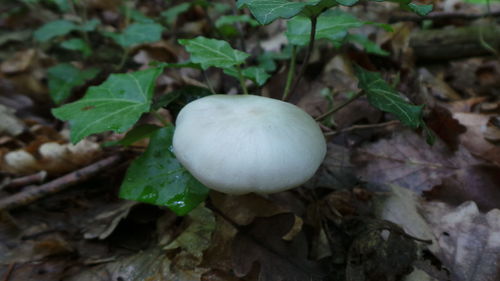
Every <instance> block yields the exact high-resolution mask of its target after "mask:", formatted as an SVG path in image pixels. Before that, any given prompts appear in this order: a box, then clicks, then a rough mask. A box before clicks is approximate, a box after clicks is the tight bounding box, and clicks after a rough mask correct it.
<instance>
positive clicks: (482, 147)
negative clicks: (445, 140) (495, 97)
mask: <svg viewBox="0 0 500 281" xmlns="http://www.w3.org/2000/svg"><path fill="white" fill-rule="evenodd" d="M453 118H455V119H457V120H458V121H459V122H460V124H462V125H464V126H465V127H467V131H466V132H465V133H464V134H462V135H461V136H460V141H461V143H462V144H463V145H464V146H465V147H466V148H467V149H468V150H469V151H470V152H471V153H472V154H474V155H476V156H478V157H480V158H482V159H485V160H487V161H490V162H492V163H495V164H497V165H498V164H500V146H497V145H494V144H492V143H491V142H489V141H487V140H486V139H485V136H484V134H485V133H486V129H487V125H488V121H489V120H490V116H488V115H484V114H477V113H455V114H453Z"/></svg>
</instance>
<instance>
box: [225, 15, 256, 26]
mask: <svg viewBox="0 0 500 281" xmlns="http://www.w3.org/2000/svg"><path fill="white" fill-rule="evenodd" d="M237 22H244V23H248V24H249V25H251V26H258V25H259V22H258V21H256V20H254V19H252V18H251V17H250V16H248V15H229V16H221V17H220V18H218V19H217V20H216V21H215V27H217V28H220V27H221V26H223V25H234V24H235V23H237Z"/></svg>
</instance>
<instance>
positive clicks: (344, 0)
mask: <svg viewBox="0 0 500 281" xmlns="http://www.w3.org/2000/svg"><path fill="white" fill-rule="evenodd" d="M336 1H337V3H339V4H340V5H343V6H348V7H350V6H353V5H354V4H356V3H358V0H336Z"/></svg>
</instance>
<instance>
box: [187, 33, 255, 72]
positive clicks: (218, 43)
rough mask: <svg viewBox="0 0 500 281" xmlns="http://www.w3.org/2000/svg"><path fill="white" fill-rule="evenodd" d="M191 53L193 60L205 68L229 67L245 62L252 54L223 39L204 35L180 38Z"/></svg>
mask: <svg viewBox="0 0 500 281" xmlns="http://www.w3.org/2000/svg"><path fill="white" fill-rule="evenodd" d="M179 43H180V44H181V45H183V46H185V47H186V50H187V51H188V52H189V53H190V54H191V61H192V62H194V63H199V64H200V65H201V67H202V68H203V69H207V68H209V67H212V66H213V67H220V68H228V67H231V66H234V65H239V64H242V63H244V62H245V60H246V59H247V58H248V57H249V56H250V55H249V54H247V53H244V52H242V51H238V50H235V49H233V48H232V47H231V46H230V45H229V43H227V42H226V41H222V40H216V39H209V38H205V37H203V36H199V37H196V38H194V39H179Z"/></svg>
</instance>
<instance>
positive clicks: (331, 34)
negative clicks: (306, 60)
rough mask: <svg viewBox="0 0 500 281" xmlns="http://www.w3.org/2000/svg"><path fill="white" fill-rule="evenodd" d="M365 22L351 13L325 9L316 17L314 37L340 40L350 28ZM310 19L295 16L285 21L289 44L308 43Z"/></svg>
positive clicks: (301, 44)
mask: <svg viewBox="0 0 500 281" xmlns="http://www.w3.org/2000/svg"><path fill="white" fill-rule="evenodd" d="M363 24H365V23H364V22H363V21H360V20H358V19H357V18H356V17H354V16H353V15H351V14H349V13H346V12H343V11H340V10H337V9H335V10H330V11H326V12H324V13H323V14H321V15H320V16H319V17H318V21H317V24H316V39H317V40H319V39H328V40H331V41H339V40H342V39H343V38H344V37H345V36H346V35H347V32H348V31H349V29H350V28H356V27H361V26H362V25H363ZM310 32H311V20H310V19H309V18H307V17H304V16H297V17H294V18H293V19H291V20H289V21H288V23H287V31H286V36H287V38H288V42H289V43H290V44H294V45H299V46H305V45H307V44H308V43H309V34H310Z"/></svg>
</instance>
